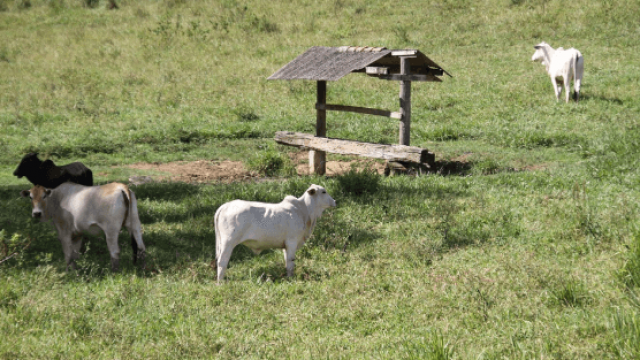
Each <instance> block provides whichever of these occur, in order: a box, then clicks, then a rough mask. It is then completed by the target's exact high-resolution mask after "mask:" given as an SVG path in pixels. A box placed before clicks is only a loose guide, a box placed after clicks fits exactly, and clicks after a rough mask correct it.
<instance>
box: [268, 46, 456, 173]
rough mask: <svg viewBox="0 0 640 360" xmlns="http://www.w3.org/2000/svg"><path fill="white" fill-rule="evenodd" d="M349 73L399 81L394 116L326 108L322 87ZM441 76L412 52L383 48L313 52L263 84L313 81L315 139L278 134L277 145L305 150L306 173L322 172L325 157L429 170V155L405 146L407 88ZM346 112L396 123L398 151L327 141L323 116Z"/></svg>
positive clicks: (391, 147) (350, 108)
mask: <svg viewBox="0 0 640 360" xmlns="http://www.w3.org/2000/svg"><path fill="white" fill-rule="evenodd" d="M350 73H365V74H367V75H369V76H374V77H377V78H380V79H384V80H395V81H400V110H399V111H397V112H394V111H388V110H380V109H372V108H365V107H356V106H347V105H334V104H327V81H336V80H339V79H341V78H342V77H344V76H346V75H348V74H350ZM443 74H447V75H449V76H451V75H450V74H449V73H447V72H446V71H445V70H444V69H443V68H442V67H441V66H440V65H438V64H436V63H435V62H433V61H432V60H431V59H429V58H428V57H427V56H426V55H424V54H423V53H421V52H420V51H418V50H388V49H386V48H383V47H377V48H374V47H353V46H341V47H323V46H315V47H312V48H310V49H309V50H307V51H306V52H305V53H304V54H302V55H300V56H298V57H297V58H295V59H294V60H293V61H291V62H290V63H288V64H287V65H285V66H284V67H283V68H281V69H280V70H278V71H277V72H276V73H275V74H273V75H271V76H270V77H269V80H315V81H317V92H318V94H317V102H316V134H315V136H313V135H310V134H302V133H292V132H287V131H279V132H277V133H276V137H275V140H276V142H278V143H281V144H285V145H291V146H299V147H306V148H310V149H311V150H312V151H311V152H310V155H309V160H310V161H309V162H310V164H309V166H310V168H311V172H312V173H315V174H319V175H323V174H324V173H325V171H326V152H331V153H340V154H349V155H360V156H367V157H373V158H380V159H386V160H388V161H393V162H396V163H400V164H404V163H417V164H419V165H423V166H429V165H430V164H432V163H433V162H434V155H433V153H431V152H429V151H428V150H426V149H421V148H418V147H415V146H409V145H410V139H411V82H413V81H436V82H440V81H442V80H440V79H439V77H440V76H442V75H443ZM327 110H329V111H349V112H356V113H360V114H368V115H378V116H386V117H390V118H393V119H398V120H400V129H399V130H400V134H399V139H398V142H399V145H382V144H370V143H364V142H359V141H353V140H340V139H331V138H327V137H326V136H327V124H326V113H327Z"/></svg>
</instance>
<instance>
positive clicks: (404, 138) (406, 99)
mask: <svg viewBox="0 0 640 360" xmlns="http://www.w3.org/2000/svg"><path fill="white" fill-rule="evenodd" d="M410 73H411V66H410V65H409V57H406V56H401V57H400V75H409V74H410ZM400 113H402V119H400V136H399V142H398V143H399V144H400V145H407V146H408V145H410V143H411V81H409V80H402V81H400Z"/></svg>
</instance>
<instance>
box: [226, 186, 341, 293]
mask: <svg viewBox="0 0 640 360" xmlns="http://www.w3.org/2000/svg"><path fill="white" fill-rule="evenodd" d="M334 206H336V201H335V200H333V198H332V197H331V196H330V195H329V194H328V193H327V190H325V188H323V187H322V186H319V185H311V187H309V189H307V191H305V192H304V194H303V195H302V196H301V197H299V198H297V199H296V198H295V197H294V196H290V195H289V196H287V197H285V198H284V200H282V201H281V202H280V203H277V204H267V203H262V202H256V201H244V200H234V201H231V202H228V203H226V204H223V205H222V206H220V207H219V208H218V210H217V211H216V215H215V218H214V224H215V229H216V262H217V264H218V282H220V281H222V279H223V278H224V272H225V269H226V268H227V265H228V263H229V258H231V252H232V251H233V248H235V247H236V246H237V245H239V244H243V245H245V246H247V247H248V248H250V249H251V250H253V252H254V253H255V254H259V253H260V252H262V250H266V249H272V248H278V249H282V250H283V251H284V259H285V262H286V266H287V276H293V268H294V260H295V254H296V250H297V249H298V248H299V247H300V246H302V245H303V244H304V243H305V241H306V240H307V239H308V238H309V237H310V236H311V233H312V232H313V228H314V227H315V225H316V220H318V218H320V216H321V215H322V212H323V211H324V210H325V209H327V208H329V207H334Z"/></svg>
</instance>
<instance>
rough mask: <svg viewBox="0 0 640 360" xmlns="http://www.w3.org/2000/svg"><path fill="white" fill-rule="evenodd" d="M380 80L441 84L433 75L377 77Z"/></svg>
mask: <svg viewBox="0 0 640 360" xmlns="http://www.w3.org/2000/svg"><path fill="white" fill-rule="evenodd" d="M378 77H379V78H380V79H383V80H394V81H435V82H442V80H440V79H438V78H437V77H435V76H433V75H430V74H429V75H422V74H410V75H401V74H391V75H378Z"/></svg>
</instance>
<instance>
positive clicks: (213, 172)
mask: <svg viewBox="0 0 640 360" xmlns="http://www.w3.org/2000/svg"><path fill="white" fill-rule="evenodd" d="M128 167H129V168H132V169H139V170H152V171H154V172H158V173H160V174H161V175H157V176H152V178H153V180H161V181H177V182H188V183H208V182H225V183H230V182H236V181H246V180H251V179H257V178H259V176H258V174H257V173H255V172H252V171H249V170H247V169H245V167H244V164H243V163H242V162H241V161H209V160H198V161H174V162H169V163H137V164H131V165H129V166H128ZM165 173H166V174H167V175H164V174H165Z"/></svg>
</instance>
